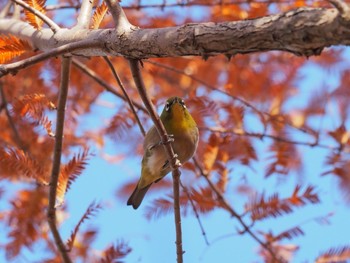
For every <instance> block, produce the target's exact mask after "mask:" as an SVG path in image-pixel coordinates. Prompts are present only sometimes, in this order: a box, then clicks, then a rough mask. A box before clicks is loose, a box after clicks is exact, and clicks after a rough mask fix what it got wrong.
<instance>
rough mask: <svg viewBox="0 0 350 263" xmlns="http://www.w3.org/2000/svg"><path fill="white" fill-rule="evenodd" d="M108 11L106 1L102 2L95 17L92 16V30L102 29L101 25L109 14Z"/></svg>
mask: <svg viewBox="0 0 350 263" xmlns="http://www.w3.org/2000/svg"><path fill="white" fill-rule="evenodd" d="M107 11H108V6H107V5H106V3H105V1H103V2H102V4H101V5H99V6H98V7H97V8H96V10H95V13H94V15H93V16H92V22H91V26H90V28H91V29H98V28H99V27H100V24H101V22H102V20H103V18H104V17H105V15H106V14H107Z"/></svg>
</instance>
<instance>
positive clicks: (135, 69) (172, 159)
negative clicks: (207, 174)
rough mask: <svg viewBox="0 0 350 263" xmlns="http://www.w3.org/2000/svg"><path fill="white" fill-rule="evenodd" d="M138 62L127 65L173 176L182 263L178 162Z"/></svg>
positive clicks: (177, 234) (177, 249) (178, 260)
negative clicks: (148, 92)
mask: <svg viewBox="0 0 350 263" xmlns="http://www.w3.org/2000/svg"><path fill="white" fill-rule="evenodd" d="M139 63H140V62H139V61H138V60H136V59H129V64H130V68H131V72H132V76H133V78H134V81H135V84H136V87H137V89H138V91H139V94H140V96H141V99H142V101H143V103H144V104H145V107H146V109H147V111H148V112H149V115H150V117H151V119H152V121H153V123H154V126H155V128H156V130H157V132H158V134H159V136H160V138H161V141H162V144H163V146H164V149H165V152H166V154H167V157H168V160H169V163H170V167H171V169H172V174H173V190H174V216H175V228H176V255H177V262H178V263H182V262H183V253H184V252H183V250H182V229H181V214H180V190H179V189H180V183H179V179H180V171H179V169H178V163H179V161H178V160H177V158H176V155H175V153H174V150H173V148H172V146H171V144H170V140H169V136H168V134H167V132H166V130H165V128H164V125H163V123H162V122H161V120H160V118H159V116H158V114H157V112H156V110H155V109H154V106H153V104H152V102H151V99H150V98H149V96H148V94H147V92H146V88H145V84H144V83H143V79H142V76H141V71H140V66H139Z"/></svg>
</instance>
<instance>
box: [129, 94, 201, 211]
mask: <svg viewBox="0 0 350 263" xmlns="http://www.w3.org/2000/svg"><path fill="white" fill-rule="evenodd" d="M160 119H161V121H162V122H163V125H164V127H165V129H166V131H167V133H168V135H169V136H171V138H172V142H171V145H172V147H173V149H174V152H175V154H177V158H178V159H179V160H180V162H181V163H182V164H183V163H184V162H186V161H188V160H189V159H190V158H191V157H192V156H193V154H194V153H195V151H196V149H197V145H198V128H197V124H196V122H195V121H194V120H193V118H192V116H191V114H190V113H189V112H188V110H187V108H186V105H185V102H184V100H183V99H181V98H179V97H171V98H169V99H168V100H167V102H166V104H165V107H164V109H163V112H162V114H161V115H160ZM143 149H144V155H143V159H142V169H141V177H140V180H139V182H138V183H137V185H136V188H135V190H134V192H133V193H132V194H131V196H130V198H129V200H128V203H127V204H128V205H132V207H133V208H134V209H137V208H138V207H139V206H140V204H141V202H142V199H143V198H144V196H145V194H146V192H147V190H148V189H149V188H150V186H151V185H152V184H153V183H155V182H158V181H159V180H160V179H162V178H163V177H164V176H165V175H166V174H168V173H169V172H170V171H171V167H170V164H169V161H168V158H167V154H166V152H165V149H164V147H163V145H162V143H161V138H160V136H159V134H158V132H157V130H156V128H155V127H154V126H153V127H152V128H151V129H150V130H149V131H148V132H147V134H146V136H145V140H144V143H143Z"/></svg>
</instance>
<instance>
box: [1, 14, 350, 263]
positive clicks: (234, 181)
mask: <svg viewBox="0 0 350 263" xmlns="http://www.w3.org/2000/svg"><path fill="white" fill-rule="evenodd" d="M176 10H177V9H175V11H176ZM179 10H180V12H181V11H182V9H179ZM195 10H196V11H195V12H194V13H193V14H194V15H195V16H196V18H198V19H199V18H200V17H198V15H199V14H200V12H201V10H200V9H195ZM158 11H159V12H160V10H158ZM182 14H183V15H188V13H184V12H183V13H182ZM67 17H68V14H67ZM349 54H350V51H349V49H346V50H345V51H344V56H345V58H346V59H348V58H349ZM231 63H233V62H232V61H231ZM341 66H344V65H341ZM345 66H346V65H345ZM300 73H301V74H302V75H303V76H304V77H303V79H302V80H301V81H299V82H297V83H296V86H297V88H298V91H299V93H298V95H297V96H296V97H295V99H294V100H292V101H291V103H290V104H289V105H288V107H291V108H293V107H298V106H301V105H304V103H305V102H306V101H307V100H308V99H309V98H310V97H311V96H313V94H314V93H315V92H316V91H317V89H319V88H320V87H322V86H324V85H325V86H327V88H328V89H330V90H332V89H334V88H335V87H336V86H337V85H338V83H339V76H338V75H337V74H336V71H333V72H332V71H326V70H324V69H322V68H320V67H319V66H317V65H315V64H314V63H313V62H312V59H310V62H309V63H307V64H306V66H304V68H303V69H302V70H301V71H300ZM99 101H103V102H108V103H111V104H112V105H120V103H122V102H121V101H120V100H119V99H118V98H115V97H113V96H112V95H110V94H108V93H103V94H102V95H101V96H100V97H99ZM160 109H161V107H160V108H159V111H160ZM93 112H94V115H91V116H88V117H86V121H85V125H84V126H85V127H81V128H82V129H89V128H91V127H95V126H96V123H100V124H101V116H103V117H102V119H103V120H104V121H106V122H107V121H108V120H109V118H110V117H111V116H112V115H113V111H112V110H111V109H109V108H105V107H103V106H101V105H96V106H94V108H93ZM329 112H330V115H329V118H327V119H325V120H324V125H325V127H327V128H328V129H329V130H332V129H334V128H336V127H337V125H339V124H338V122H337V116H336V114H335V113H332V109H329ZM102 123H103V122H102ZM346 124H347V126H349V123H346ZM247 125H248V127H249V125H251V126H252V127H253V126H254V123H253V122H252V123H248V124H247ZM300 139H304V138H300ZM265 142H268V140H265V141H264V142H261V143H259V142H258V143H257V145H258V154H259V156H260V160H259V161H258V162H256V163H255V164H254V169H255V171H256V172H253V171H251V170H249V169H248V168H246V167H239V166H238V167H237V166H235V167H234V173H232V174H230V177H231V182H230V185H229V191H228V194H227V198H228V199H229V200H230V201H231V202H232V204H234V206H235V207H241V206H242V205H243V203H244V201H245V200H243V199H241V196H240V195H237V193H236V192H235V191H236V186H237V185H238V184H240V183H242V182H241V179H240V178H241V175H243V174H247V178H248V180H249V183H250V184H251V185H253V187H254V188H255V189H256V190H258V191H260V192H261V191H265V192H266V193H273V192H276V191H278V192H280V193H281V195H282V197H283V196H288V195H290V194H291V193H292V191H293V189H294V187H295V185H296V183H300V182H301V183H303V185H308V184H313V185H317V191H318V193H320V198H321V204H319V205H309V206H306V207H305V208H300V209H296V211H295V213H293V214H291V215H286V216H283V217H281V218H278V219H273V218H272V219H268V220H265V221H263V222H261V223H258V224H257V226H256V228H257V229H260V230H263V231H266V232H267V231H269V230H273V231H274V233H278V232H280V231H284V230H286V229H288V228H290V227H293V226H296V225H299V224H301V227H302V229H303V230H304V232H305V236H301V237H297V238H295V239H293V240H291V241H287V242H284V243H286V244H287V243H290V244H296V245H298V246H300V250H299V251H298V252H297V253H296V254H295V257H294V260H293V262H312V261H313V260H314V259H315V258H316V257H317V256H318V255H319V253H320V252H321V251H324V250H327V249H328V248H330V247H331V246H332V247H337V246H343V245H349V236H350V228H349V227H348V220H347V219H348V218H350V210H349V206H347V205H346V204H345V203H344V201H343V198H342V193H341V192H340V191H339V188H338V182H337V179H336V178H334V177H332V176H324V177H320V174H321V173H322V172H324V169H325V167H324V159H325V155H326V153H327V152H326V151H325V150H322V149H312V148H309V147H300V148H299V150H300V151H302V153H303V156H304V160H305V163H306V165H305V169H304V171H303V173H302V174H301V175H299V176H298V175H295V176H289V177H288V179H287V181H286V182H284V183H279V182H278V180H277V179H276V177H271V178H269V179H267V180H265V179H264V167H265V166H264V160H266V153H265V149H266V143H265ZM140 143H141V142H140ZM92 150H93V152H95V153H96V156H95V157H93V158H91V160H90V163H89V166H88V167H87V169H86V170H85V172H84V174H83V175H81V176H80V177H79V178H78V180H77V181H76V182H75V183H74V185H73V188H72V190H71V191H69V192H68V194H67V196H66V202H67V206H68V211H69V217H68V219H67V220H66V221H65V222H64V223H63V225H62V226H61V229H60V231H61V233H62V236H63V239H64V240H66V239H67V238H68V237H69V235H70V232H71V230H72V229H73V228H74V227H75V225H76V223H77V222H78V220H79V218H80V217H81V215H82V214H83V213H84V212H85V210H86V208H87V207H88V205H89V204H90V203H91V202H92V201H94V200H96V201H98V202H100V203H101V204H102V205H103V206H104V209H103V210H101V211H100V212H99V213H98V215H97V216H96V217H94V218H92V219H91V220H89V221H87V222H86V223H85V224H84V225H83V226H82V229H84V228H88V227H91V226H93V227H97V228H99V229H100V232H99V235H98V238H97V240H96V242H95V243H94V247H95V248H96V250H102V249H104V248H106V247H107V246H108V245H109V244H112V243H114V242H116V241H117V240H120V239H123V240H124V241H126V242H128V243H129V245H130V246H131V247H132V249H133V251H132V252H131V253H130V255H128V256H127V258H126V262H153V263H158V262H159V263H161V262H175V258H176V254H175V229H174V223H173V221H174V220H173V214H169V215H166V216H161V217H160V218H158V219H156V220H150V221H149V220H147V219H146V218H145V216H144V213H145V209H144V208H145V207H146V206H147V205H149V204H150V203H151V202H152V200H153V198H155V197H157V196H155V195H154V194H152V193H150V194H149V195H147V196H146V198H145V200H144V202H143V204H142V206H141V207H140V208H139V209H138V210H136V211H135V210H133V209H131V208H130V207H128V206H126V198H125V200H120V199H119V198H116V191H117V189H119V188H120V187H121V186H122V185H123V184H125V183H126V182H129V181H131V180H132V179H135V178H138V177H139V171H140V161H141V157H140V156H136V157H135V156H125V154H126V153H127V148H126V147H125V145H124V146H123V144H117V143H116V142H115V141H112V140H110V141H108V143H107V146H106V147H105V149H103V150H104V151H105V152H106V153H110V154H114V155H118V154H119V155H123V156H124V159H122V160H121V161H120V162H118V163H113V164H112V163H108V162H107V161H106V160H104V159H103V158H100V157H99V153H100V152H99V150H98V149H94V148H92ZM185 176H186V172H185V173H183V174H182V177H185ZM21 186H22V185H21V184H16V185H6V187H9V188H8V189H11V190H13V192H12V193H15V190H16V189H18V188H20V187H21ZM303 189H304V188H303ZM7 193H8V196H7V197H5V198H4V199H3V200H1V201H0V209H1V210H2V209H5V208H6V207H7V205H6V200H8V199H9V198H10V196H11V191H7ZM231 193H232V194H231ZM282 193H283V194H282ZM240 211H241V209H240ZM329 213H334V216H332V217H330V218H329V221H330V224H329V225H327V224H325V225H320V224H319V223H318V222H317V220H315V219H316V218H318V217H322V216H325V215H327V214H329ZM201 220H202V222H203V225H204V229H205V232H206V235H207V238H208V240H209V242H210V246H207V245H206V243H205V241H204V238H203V236H202V234H201V229H200V227H199V225H198V222H197V220H196V218H195V217H194V216H193V214H191V213H190V215H189V216H187V217H183V218H182V227H183V247H184V250H185V251H186V252H185V254H184V260H185V262H202V263H211V262H222V263H225V262H233V261H234V262H238V261H237V260H239V262H261V259H260V258H259V257H258V256H257V250H258V244H257V243H256V242H255V241H254V240H253V239H252V238H251V237H250V236H248V235H243V236H242V235H237V234H236V229H237V228H238V229H240V226H239V224H238V223H237V221H236V220H235V219H233V218H231V217H230V215H229V214H228V213H227V212H225V211H223V210H216V211H214V212H212V213H209V214H207V215H201ZM1 227H2V225H1V224H0V242H4V241H6V236H4V233H6V229H1ZM2 230H4V231H2ZM1 233H2V234H1ZM38 249H39V250H38V251H35V250H34V251H33V252H30V251H26V252H25V254H24V257H23V258H19V259H18V262H32V261H34V260H35V259H37V258H38V257H40V253H42V252H41V251H40V248H38ZM165 259H166V261H165ZM0 262H5V258H4V251H2V252H1V251H0Z"/></svg>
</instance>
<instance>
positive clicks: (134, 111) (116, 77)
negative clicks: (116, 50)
mask: <svg viewBox="0 0 350 263" xmlns="http://www.w3.org/2000/svg"><path fill="white" fill-rule="evenodd" d="M103 59H104V60H105V61H106V62H107V64H108V66H109V68H110V69H111V70H112V73H113V76H114V78H115V79H116V80H117V82H118V85H119V87H120V89H121V90H122V93H123V95H124V97H125V99H126V101H127V103H128V104H129V107H130V109H131V111H132V113H133V114H134V116H135V119H136V122H137V124H138V125H139V128H140V131H141V133H142V135H143V136H145V135H146V132H145V129H144V128H143V126H142V123H141V121H140V119H139V116H137V112H136V110H135V107H134V104H133V103H132V100H131V99H130V97H129V95H128V93H127V92H126V89H125V87H124V85H123V82H122V81H121V79H120V78H119V75H118V73H117V71H116V70H115V68H114V66H113V64H112V62H111V60H110V59H109V58H108V57H103Z"/></svg>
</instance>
